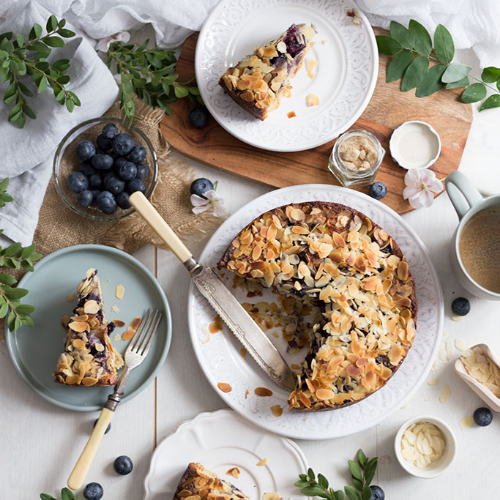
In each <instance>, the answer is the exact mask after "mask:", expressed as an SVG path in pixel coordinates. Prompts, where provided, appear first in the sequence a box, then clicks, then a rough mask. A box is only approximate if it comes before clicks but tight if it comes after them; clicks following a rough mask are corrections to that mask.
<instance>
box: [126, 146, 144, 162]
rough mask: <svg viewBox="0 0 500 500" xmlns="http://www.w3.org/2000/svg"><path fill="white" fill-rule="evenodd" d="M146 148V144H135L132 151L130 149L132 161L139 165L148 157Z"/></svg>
mask: <svg viewBox="0 0 500 500" xmlns="http://www.w3.org/2000/svg"><path fill="white" fill-rule="evenodd" d="M146 153H147V151H146V148H145V147H144V146H135V147H134V148H132V151H130V155H129V158H130V161H131V162H133V163H135V164H136V165H139V163H141V162H142V160H144V158H146Z"/></svg>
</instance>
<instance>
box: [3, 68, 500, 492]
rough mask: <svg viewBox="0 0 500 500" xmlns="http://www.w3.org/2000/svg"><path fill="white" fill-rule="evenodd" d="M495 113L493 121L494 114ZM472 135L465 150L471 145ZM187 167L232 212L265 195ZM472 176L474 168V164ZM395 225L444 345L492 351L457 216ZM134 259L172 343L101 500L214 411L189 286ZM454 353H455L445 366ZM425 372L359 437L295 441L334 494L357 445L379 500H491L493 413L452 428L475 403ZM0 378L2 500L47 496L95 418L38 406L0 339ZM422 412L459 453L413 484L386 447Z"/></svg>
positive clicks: (108, 442)
mask: <svg viewBox="0 0 500 500" xmlns="http://www.w3.org/2000/svg"><path fill="white" fill-rule="evenodd" d="M476 74H477V72H476ZM496 117H497V118H496V119H497V120H498V118H499V115H498V114H496ZM491 118H492V115H490V118H489V119H490V120H491ZM479 139H480V138H479V137H477V138H476V140H475V141H473V142H476V143H478V142H480V140H479ZM475 147H476V149H475V150H474V151H467V152H466V153H467V154H466V156H465V157H464V161H465V159H467V158H468V160H467V165H466V167H467V168H464V170H466V171H467V172H468V173H469V172H472V166H473V162H474V159H475V158H477V155H479V154H481V155H484V156H489V157H490V158H492V159H496V158H497V156H493V155H494V144H492V145H490V147H491V149H490V150H489V151H487V152H485V151H484V150H481V151H480V150H479V147H480V146H475ZM483 147H484V144H483ZM484 156H483V157H484ZM495 161H497V160H495ZM497 162H498V161H497ZM192 163H193V165H194V167H195V169H196V170H197V172H198V173H199V175H200V176H201V177H208V178H210V179H212V180H217V179H218V180H219V193H220V194H221V195H222V196H223V197H224V199H225V201H226V205H227V207H228V208H229V209H230V211H231V212H234V211H235V210H237V209H238V208H240V207H241V206H243V205H244V204H245V203H247V202H248V201H250V200H252V199H254V198H255V197H256V196H259V195H261V194H263V193H265V192H267V191H268V190H269V188H268V187H265V186H261V185H257V184H255V183H253V182H250V181H247V180H243V179H239V178H236V177H234V176H232V175H230V174H225V173H221V172H217V171H215V170H213V169H211V168H209V167H206V166H202V165H200V164H195V163H194V162H192ZM477 168H478V169H480V168H481V167H480V165H478V166H477ZM497 175H498V178H496V179H495V182H496V183H497V184H498V183H499V182H500V175H499V174H497ZM404 218H405V220H406V221H407V222H408V223H409V224H410V225H411V226H412V227H413V228H414V229H415V231H416V232H417V234H418V235H419V236H420V237H421V238H422V240H423V241H424V243H425V244H426V245H427V248H428V249H429V251H430V253H431V256H432V259H433V262H434V265H435V266H436V269H437V271H438V274H439V277H440V279H441V283H442V285H443V291H444V298H445V317H446V319H445V334H444V336H446V338H445V341H446V340H447V339H456V338H463V339H464V340H465V342H466V344H467V345H472V344H475V343H478V342H485V343H488V344H490V346H491V347H492V348H493V349H494V350H495V351H496V352H497V353H498V352H500V326H499V322H498V316H499V312H500V306H499V304H498V303H493V302H486V301H480V300H478V299H474V298H471V297H469V295H468V294H467V293H465V292H464V291H463V290H462V289H461V287H460V286H459V284H458V282H457V281H456V279H455V278H454V276H453V275H452V272H451V269H450V267H449V262H448V253H447V251H448V245H449V240H450V237H451V235H452V233H453V230H454V228H455V226H456V224H457V220H458V219H457V216H456V214H455V212H454V210H453V208H452V207H451V204H450V202H449V200H448V197H447V196H446V194H444V195H442V196H441V197H439V198H438V200H437V201H436V202H435V204H434V205H433V207H431V208H430V209H428V210H425V209H422V210H418V211H414V212H412V213H409V214H407V215H405V216H404ZM202 248H203V244H199V245H197V246H196V247H195V248H193V249H192V250H193V252H194V254H195V255H198V254H199V253H200V252H201V250H202ZM136 257H137V258H138V259H139V260H140V261H141V262H143V263H144V264H145V265H146V266H147V267H148V268H149V269H150V270H151V271H152V272H153V273H154V274H155V275H156V276H157V278H158V280H159V282H160V284H161V286H162V287H163V289H164V290H165V293H166V295H167V297H168V299H169V302H170V307H171V310H172V313H173V325H174V328H173V339H172V345H171V348H170V353H169V355H168V357H167V360H166V362H165V364H164V365H163V367H162V368H161V370H160V372H159V373H158V376H157V378H156V380H155V381H154V383H152V384H151V385H150V386H149V387H148V388H147V389H146V390H144V391H143V392H142V393H141V394H140V395H139V396H137V397H136V398H135V399H134V400H133V401H131V402H129V403H127V404H126V405H124V406H123V407H121V408H119V409H118V411H117V414H116V416H115V418H114V420H113V422H112V430H111V432H110V433H109V434H108V435H106V436H105V438H104V440H103V444H102V446H101V448H100V452H99V454H98V456H97V457H96V460H95V462H94V464H93V466H92V469H91V471H90V473H89V475H88V477H87V480H88V481H87V482H90V481H97V482H99V483H101V484H102V485H103V487H104V491H105V494H104V500H118V499H120V500H121V499H123V500H124V499H127V500H140V499H142V498H143V495H144V488H143V482H144V478H145V475H146V473H147V470H148V468H149V461H150V458H151V454H152V452H153V450H154V448H155V446H156V445H157V443H159V442H160V441H161V440H162V439H164V438H165V437H166V436H168V434H170V433H171V432H172V431H174V430H175V428H176V427H177V426H178V425H179V423H181V422H182V421H184V420H186V419H191V418H193V417H194V416H196V415H197V414H198V413H200V412H206V411H214V410H217V409H220V408H224V407H225V404H224V403H223V402H222V400H221V399H220V398H219V396H218V394H217V393H216V392H215V391H214V390H213V389H212V388H211V386H210V385H209V384H208V382H207V381H206V380H205V377H204V376H203V374H202V372H201V370H200V368H199V366H198V364H197V361H196V359H195V357H194V353H193V349H192V346H191V343H190V339H189V334H188V324H187V313H186V297H187V293H188V286H189V278H188V276H187V274H186V272H185V270H184V269H183V267H182V266H181V265H180V264H179V262H178V261H177V260H176V258H175V257H174V256H173V255H172V254H170V253H168V252H165V251H157V250H155V249H154V248H153V247H147V248H144V249H142V250H141V251H139V252H137V254H136ZM497 258H500V256H497ZM457 296H466V297H469V298H470V299H471V305H472V311H471V313H470V314H469V315H468V316H467V317H466V318H465V319H464V320H463V321H461V322H453V321H452V320H451V311H450V304H451V301H452V300H453V298H454V297H457ZM34 334H35V335H36V333H34ZM458 354H459V353H458V351H457V350H454V355H453V360H454V359H456V357H457V356H458ZM436 376H437V377H438V378H439V382H438V383H437V384H435V385H428V384H426V383H424V384H423V386H422V387H421V389H420V390H419V391H418V392H417V394H416V395H415V396H414V397H413V399H412V400H411V401H410V403H409V404H408V405H406V407H405V408H402V409H399V410H397V411H396V412H395V413H393V414H392V416H391V417H390V418H388V419H387V420H386V421H385V422H383V423H382V424H380V425H378V426H376V427H374V428H372V429H370V430H368V431H365V432H363V433H360V434H357V435H354V436H350V437H346V438H342V439H336V440H327V441H324V442H318V441H299V442H298V444H299V445H300V446H301V448H302V449H303V451H304V453H305V455H306V457H307V459H308V461H309V464H310V465H311V467H313V468H314V469H315V470H316V472H322V473H324V474H325V475H326V476H327V477H328V478H329V479H330V482H331V484H333V485H334V486H335V487H336V488H342V487H343V485H344V484H347V481H348V480H349V473H348V469H347V460H348V459H349V458H352V456H353V455H354V453H355V452H356V450H357V449H358V448H360V447H362V448H363V450H364V451H365V452H366V454H367V455H369V456H375V455H376V456H378V457H380V459H379V463H380V466H379V469H378V473H377V477H376V479H375V481H374V483H376V484H379V485H381V486H382V487H383V488H384V490H385V492H386V498H387V500H399V499H401V498H406V499H408V500H421V499H423V498H426V499H438V498H446V499H448V498H449V499H456V500H465V499H468V498H472V497H473V496H474V498H476V497H477V498H488V499H494V498H499V496H500V494H498V480H497V474H498V463H499V461H500V447H499V446H498V437H499V435H500V415H498V414H495V415H494V420H493V423H492V424H491V425H490V426H489V427H487V428H479V427H473V428H469V429H461V428H460V425H459V422H460V420H461V419H462V418H463V417H466V416H469V415H471V414H472V412H473V411H474V410H475V409H476V408H477V407H479V406H483V404H482V401H481V400H480V399H479V398H478V397H477V396H476V395H475V394H474V393H473V392H472V391H471V390H470V389H469V388H468V387H467V386H466V385H465V384H464V383H463V382H462V381H461V380H459V379H458V377H457V376H456V375H455V373H454V371H453V367H452V362H447V363H445V364H441V365H440V366H439V368H438V370H437V373H431V374H430V375H429V377H428V380H430V379H433V378H435V377H436ZM0 381H1V382H0V384H1V389H0V408H1V411H0V429H1V431H0V450H1V455H0V456H1V458H0V491H1V493H2V498H5V499H9V500H10V499H12V500H17V499H23V500H24V499H26V500H28V499H35V498H39V493H41V492H46V493H50V494H52V495H54V496H57V495H58V494H59V491H60V489H61V488H62V487H63V486H64V485H65V483H66V480H67V477H68V474H69V472H70V471H71V468H72V467H73V465H74V463H75V461H76V460H77V458H78V456H79V454H80V452H81V450H82V448H83V446H84V445H85V442H86V440H87V438H88V435H89V433H90V432H91V430H92V424H93V422H94V420H95V419H96V418H97V413H90V414H89V413H77V412H71V411H66V410H63V409H61V408H58V407H56V406H53V405H51V404H49V403H48V402H46V401H45V400H43V399H41V398H40V397H39V396H37V395H36V394H35V393H34V392H33V391H32V390H31V389H30V388H29V387H28V386H27V385H26V384H25V383H24V382H23V380H22V379H21V377H19V376H18V374H17V372H16V371H15V369H14V367H13V365H12V363H11V361H10V359H9V356H8V354H7V350H6V347H5V344H3V343H2V344H1V345H0ZM446 385H449V386H450V388H451V397H450V399H449V401H448V402H447V403H445V404H442V403H440V402H439V395H440V393H441V391H442V389H443V387H444V386H446ZM423 413H429V414H433V415H436V416H438V417H441V418H443V419H444V420H446V421H447V422H448V423H449V424H450V425H451V427H452V428H453V430H454V431H455V433H456V436H457V439H458V456H457V459H456V461H455V463H454V465H453V467H452V468H451V469H450V470H449V471H448V472H447V473H446V475H444V476H441V477H439V478H436V479H430V480H423V479H416V478H414V477H412V476H409V475H408V474H407V473H406V472H404V471H403V469H402V468H401V467H400V466H399V464H398V463H397V461H396V458H395V456H394V449H393V448H394V447H393V442H394V435H395V433H396V430H397V429H398V427H399V426H400V425H401V424H402V423H403V421H405V420H406V419H407V418H409V417H411V416H413V415H418V414H423ZM119 455H129V456H130V457H131V458H132V460H133V462H134V470H133V472H132V473H131V474H130V475H129V476H125V477H121V476H118V475H117V474H115V472H114V471H113V467H112V464H113V461H114V459H115V458H116V457H117V456H119ZM77 498H78V499H79V500H80V499H82V498H83V495H82V494H81V493H79V494H78V495H77ZM166 500H169V499H166ZM255 500H260V499H255Z"/></svg>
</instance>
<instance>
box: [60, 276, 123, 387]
mask: <svg viewBox="0 0 500 500" xmlns="http://www.w3.org/2000/svg"><path fill="white" fill-rule="evenodd" d="M76 294H77V299H78V304H77V306H76V307H75V309H74V310H73V316H71V317H70V316H64V317H63V319H62V323H63V327H64V329H65V330H66V340H65V348H64V352H63V353H62V354H61V355H60V356H59V360H58V362H57V370H56V371H55V372H54V373H53V375H54V377H55V382H59V383H60V384H65V385H80V386H81V385H83V386H87V387H88V386H93V385H96V386H99V385H101V386H102V385H115V384H116V382H117V370H119V369H120V368H121V367H122V366H123V359H122V357H121V355H120V354H119V353H118V352H116V351H115V350H114V349H113V346H112V345H111V342H110V340H109V334H110V333H111V332H112V331H113V329H114V327H115V325H114V323H113V322H111V323H108V322H107V321H106V319H105V317H104V311H103V302H102V292H101V284H100V281H99V278H98V277H97V271H96V270H95V269H89V270H88V271H87V274H86V277H85V278H84V279H83V280H82V282H81V283H80V285H79V286H78V289H77V291H76Z"/></svg>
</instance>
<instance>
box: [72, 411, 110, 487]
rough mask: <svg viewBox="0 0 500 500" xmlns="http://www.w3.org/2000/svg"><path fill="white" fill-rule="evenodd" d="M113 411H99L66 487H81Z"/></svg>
mask: <svg viewBox="0 0 500 500" xmlns="http://www.w3.org/2000/svg"><path fill="white" fill-rule="evenodd" d="M114 414H115V412H114V411H111V410H108V409H107V408H103V409H102V411H101V415H100V416H99V420H98V421H97V424H96V426H95V427H94V430H93V431H92V434H91V435H90V437H89V440H88V441H87V444H86V445H85V448H84V449H83V451H82V454H81V455H80V458H79V459H78V462H76V465H75V467H74V468H73V471H72V472H71V474H70V475H69V478H68V487H69V488H71V489H72V490H78V489H80V488H81V487H82V484H83V481H85V477H86V476H87V472H88V471H89V469H90V466H91V465H92V461H93V460H94V457H95V454H96V452H97V448H99V445H100V444H101V439H102V437H103V436H104V433H105V432H106V429H107V428H108V425H109V423H110V422H111V419H112V418H113V415H114Z"/></svg>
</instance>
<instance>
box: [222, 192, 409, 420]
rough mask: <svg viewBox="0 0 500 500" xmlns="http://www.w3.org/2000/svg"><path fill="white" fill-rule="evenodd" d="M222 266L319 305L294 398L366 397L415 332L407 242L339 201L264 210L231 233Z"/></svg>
mask: <svg viewBox="0 0 500 500" xmlns="http://www.w3.org/2000/svg"><path fill="white" fill-rule="evenodd" d="M218 266H219V268H220V269H222V268H224V269H228V270H230V271H232V272H234V273H236V274H237V275H239V276H241V277H243V278H245V279H248V280H252V281H258V282H259V283H260V284H261V285H262V286H264V287H267V288H269V287H272V288H274V290H276V291H277V292H278V293H279V294H283V295H286V296H289V297H295V298H298V299H300V300H301V301H303V302H307V303H309V304H311V305H312V306H315V307H316V308H319V312H320V316H319V318H320V319H319V320H318V321H317V322H316V323H314V324H313V325H311V328H310V330H311V331H310V332H309V352H308V354H307V355H306V356H305V359H304V361H303V362H302V366H301V370H300V373H299V374H298V375H297V385H296V388H295V390H294V391H293V392H292V393H291V395H290V397H289V400H288V402H289V406H290V408H296V409H300V410H307V411H318V410H328V409H337V408H342V407H344V406H347V405H350V404H354V403H357V402H359V401H361V400H363V399H364V398H366V397H367V396H369V395H370V394H373V393H374V392H375V391H376V390H378V389H380V388H381V387H383V386H384V385H385V384H386V383H387V381H388V380H389V379H390V378H391V377H392V376H393V375H394V373H395V372H396V371H397V369H398V368H399V366H400V365H401V363H402V362H403V361H404V359H405V357H406V355H407V354H408V351H409V349H410V347H411V345H412V343H413V339H414V338H415V331H416V330H415V329H416V317H417V300H416V297H415V282H414V280H413V278H412V275H411V271H410V268H409V266H408V263H407V261H406V259H405V256H404V255H403V252H402V251H401V249H400V248H399V246H398V245H397V243H396V242H395V241H394V240H393V238H391V236H389V235H388V234H387V233H386V232H385V231H384V230H383V229H382V228H381V227H379V226H378V225H376V224H375V223H373V222H372V221H371V220H370V219H369V218H368V217H367V216H366V215H364V214H362V213H360V212H358V211H357V210H354V209H352V208H350V207H347V206H345V205H340V204H337V203H327V202H318V201H314V202H305V203H293V204H289V205H285V206H282V207H279V208H275V209H273V210H270V211H268V212H266V213H264V214H262V215H261V216H259V217H257V218H256V219H255V220H254V221H252V222H251V223H250V224H249V225H248V226H247V227H245V228H244V229H243V230H242V231H241V232H240V233H239V234H238V235H237V236H236V237H235V238H234V239H233V241H232V243H231V245H230V246H229V248H228V249H227V250H226V252H225V253H224V255H223V257H222V259H221V260H220V262H219V264H218Z"/></svg>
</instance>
